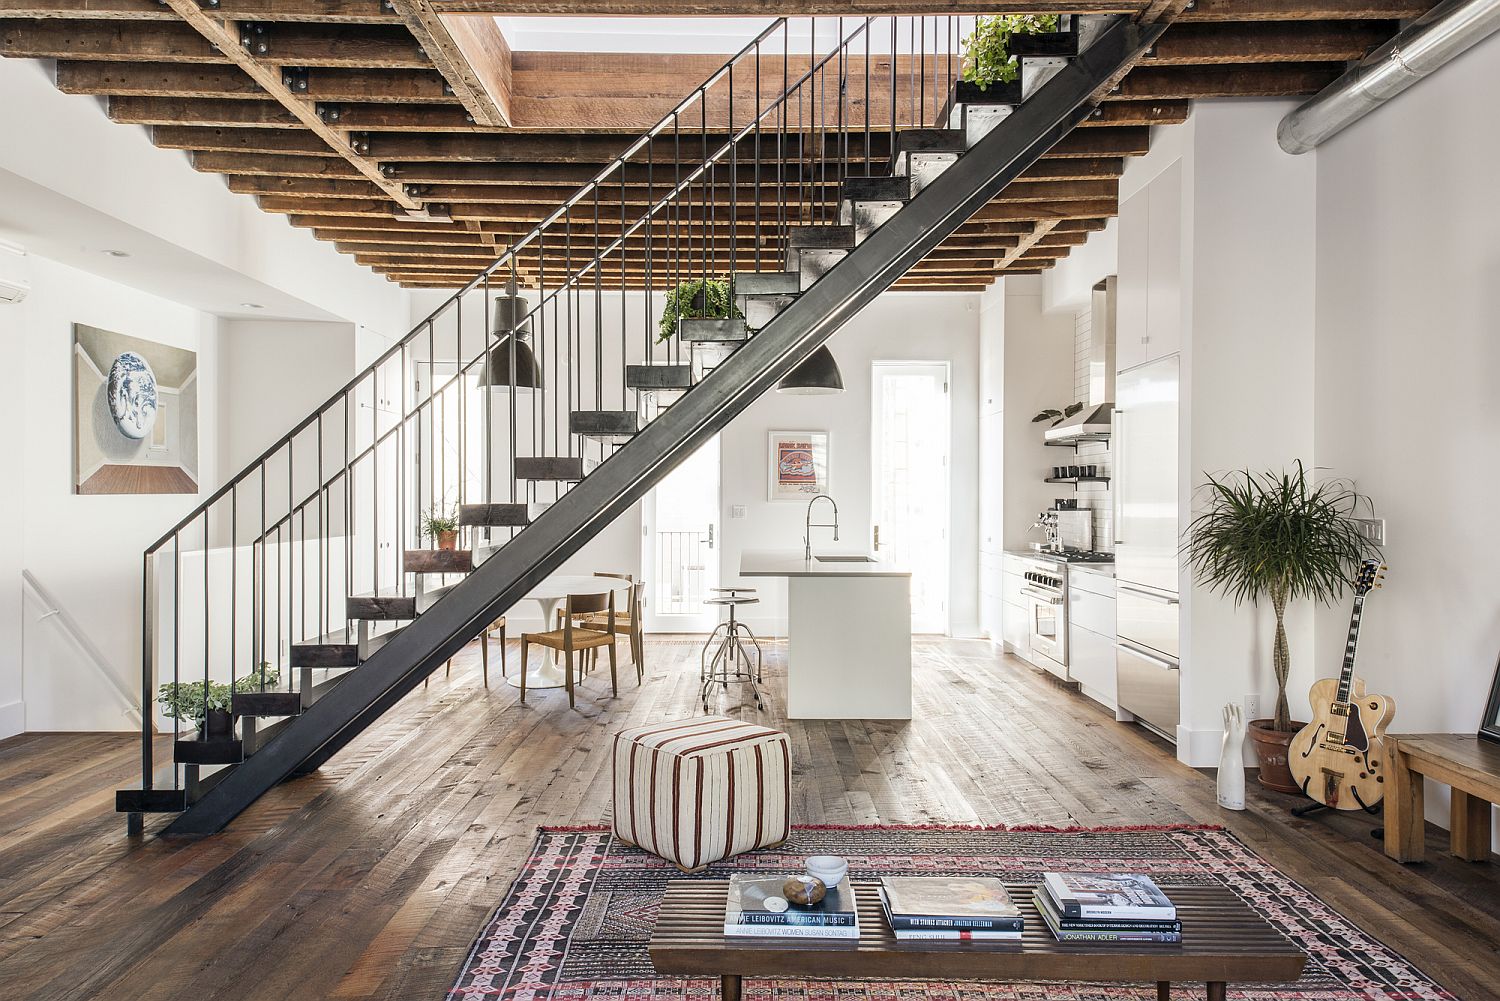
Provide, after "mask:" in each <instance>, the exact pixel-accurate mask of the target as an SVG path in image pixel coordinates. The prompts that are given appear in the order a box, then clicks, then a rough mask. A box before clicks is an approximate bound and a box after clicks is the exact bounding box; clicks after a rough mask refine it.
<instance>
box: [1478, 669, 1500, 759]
mask: <svg viewBox="0 0 1500 1001" xmlns="http://www.w3.org/2000/svg"><path fill="white" fill-rule="evenodd" d="M1479 738H1480V739H1481V740H1492V741H1494V742H1495V743H1497V744H1500V666H1497V667H1496V668H1495V680H1494V681H1492V682H1490V699H1489V701H1488V702H1487V703H1485V707H1484V719H1482V720H1480V721H1479Z"/></svg>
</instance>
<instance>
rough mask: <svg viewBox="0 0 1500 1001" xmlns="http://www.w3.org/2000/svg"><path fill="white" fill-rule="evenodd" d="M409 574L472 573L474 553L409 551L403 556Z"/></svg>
mask: <svg viewBox="0 0 1500 1001" xmlns="http://www.w3.org/2000/svg"><path fill="white" fill-rule="evenodd" d="M401 567H402V569H403V570H405V571H406V572H407V573H472V572H473V570H474V553H473V551H472V550H468V549H408V550H405V551H404V552H403V553H402V554H401Z"/></svg>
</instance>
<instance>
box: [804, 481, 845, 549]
mask: <svg viewBox="0 0 1500 1001" xmlns="http://www.w3.org/2000/svg"><path fill="white" fill-rule="evenodd" d="M820 500H826V501H827V502H828V503H830V504H832V505H833V524H831V525H830V524H827V523H823V524H818V525H814V524H813V520H812V511H813V505H814V504H816V503H817V502H818V501H820ZM815 528H831V529H833V541H834V542H837V541H839V505H838V501H836V500H834V499H833V498H832V497H830V496H828V495H827V494H818V496H816V497H814V498H813V499H812V500H810V501H808V502H807V524H806V526H805V527H804V528H803V531H802V545H803V553H802V558H803V559H805V560H810V559H812V530H813V529H815Z"/></svg>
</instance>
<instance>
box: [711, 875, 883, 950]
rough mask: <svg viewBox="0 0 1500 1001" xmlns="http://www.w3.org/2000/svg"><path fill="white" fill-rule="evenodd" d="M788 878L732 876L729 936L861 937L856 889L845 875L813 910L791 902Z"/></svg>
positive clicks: (726, 928) (727, 918)
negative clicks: (855, 907)
mask: <svg viewBox="0 0 1500 1001" xmlns="http://www.w3.org/2000/svg"><path fill="white" fill-rule="evenodd" d="M785 884H786V877H784V876H772V877H764V876H752V875H749V874H746V873H738V872H737V873H732V874H731V875H730V877H729V903H728V905H727V906H726V907H725V909H724V934H725V935H751V936H758V937H762V938H839V939H851V938H852V939H857V938H859V917H858V915H857V914H856V913H855V909H854V889H853V888H852V887H851V886H850V885H849V877H848V876H845V877H844V878H843V879H842V880H840V881H839V883H838V885H837V886H830V887H829V888H828V892H827V893H825V894H824V896H823V899H822V900H820V901H819V902H818V903H816V904H813V905H812V906H810V907H803V906H799V905H797V904H792V903H790V902H789V901H788V900H787V899H786V897H785V896H783V887H784V886H785Z"/></svg>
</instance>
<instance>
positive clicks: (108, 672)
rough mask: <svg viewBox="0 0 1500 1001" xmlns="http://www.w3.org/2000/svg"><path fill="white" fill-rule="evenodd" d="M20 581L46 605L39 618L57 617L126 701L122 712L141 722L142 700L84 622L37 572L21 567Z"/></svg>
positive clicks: (98, 671)
mask: <svg viewBox="0 0 1500 1001" xmlns="http://www.w3.org/2000/svg"><path fill="white" fill-rule="evenodd" d="M21 583H22V584H23V585H25V587H26V589H27V590H29V591H30V592H31V594H32V596H33V597H35V598H36V600H37V601H39V602H41V604H42V606H43V607H44V608H45V609H46V611H45V612H43V613H42V616H41V618H42V619H56V620H57V624H58V625H59V626H61V627H62V631H63V634H64V635H66V636H67V637H68V639H70V640H72V641H73V645H74V646H76V647H78V649H79V650H80V651H81V652H82V653H83V655H84V659H85V660H86V661H87V662H88V664H89V666H90V667H92V668H93V669H94V671H95V672H96V673H97V674H99V676H100V677H102V678H103V679H104V680H105V681H107V682H109V687H110V688H112V689H114V692H115V694H116V695H118V696H119V697H120V701H121V702H123V703H125V709H124V714H125V715H126V716H129V717H131V718H132V719H134V720H135V721H136V723H137V724H141V723H142V722H143V719H142V716H141V700H140V699H139V698H137V697H136V695H135V693H134V692H132V691H131V690H130V686H129V685H127V684H126V683H125V677H124V675H123V674H121V673H120V671H119V670H118V669H117V668H116V667H115V665H114V664H113V663H111V661H110V659H109V658H108V657H107V656H105V654H104V651H103V650H100V649H99V646H98V644H96V643H95V642H94V641H93V640H91V639H89V635H88V633H86V632H84V631H83V626H82V625H80V624H79V622H78V620H77V619H75V618H73V615H72V613H71V612H69V611H68V610H67V608H66V607H65V606H64V605H63V603H62V602H60V601H58V600H57V598H56V597H55V596H54V595H53V594H52V592H51V591H48V590H47V588H46V587H44V586H43V585H42V582H41V581H39V580H37V579H36V575H35V574H33V573H32V572H31V571H30V570H25V569H23V570H22V571H21ZM39 621H40V620H39Z"/></svg>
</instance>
